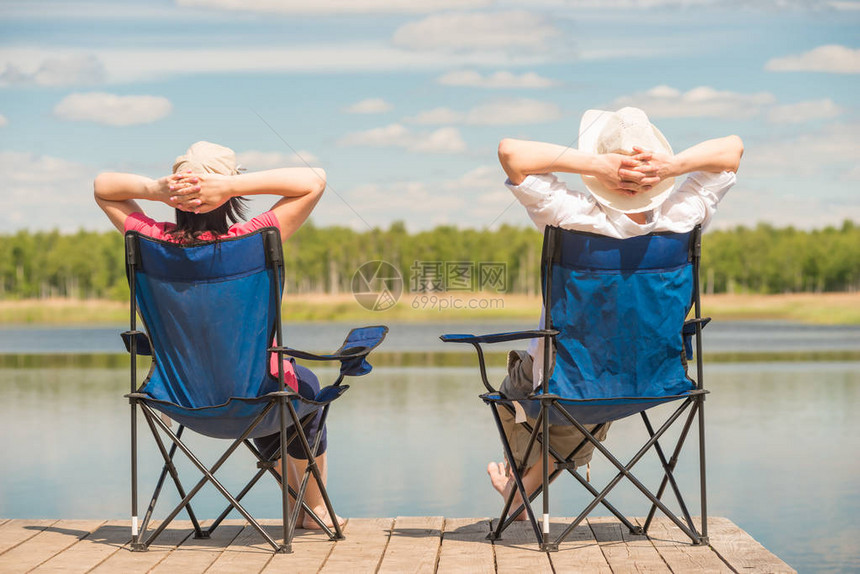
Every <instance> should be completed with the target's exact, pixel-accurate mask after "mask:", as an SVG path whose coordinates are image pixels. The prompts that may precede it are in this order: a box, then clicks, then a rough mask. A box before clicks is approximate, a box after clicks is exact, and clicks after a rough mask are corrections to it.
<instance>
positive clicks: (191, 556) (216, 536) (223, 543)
mask: <svg viewBox="0 0 860 574" xmlns="http://www.w3.org/2000/svg"><path fill="white" fill-rule="evenodd" d="M210 523H211V521H210ZM244 526H245V521H244V520H241V519H236V520H225V521H224V523H222V524H219V525H218V528H216V529H215V532H213V533H212V536H211V537H210V538H200V539H198V538H194V535H193V534H192V535H191V536H189V537H188V538H186V539H185V540H184V541H183V542H182V544H180V545H179V547H177V548H176V550H174V551H173V552H171V553H170V554H168V555H167V557H166V558H165V559H164V560H162V561H161V562H159V563H158V564H157V565H156V566H155V568H153V569H152V570H151V571H150V572H157V573H162V572H164V573H172V572H185V573H191V572H204V571H205V570H206V569H207V568H208V567H209V566H210V565H211V564H212V563H213V562H214V561H215V560H217V559H218V557H219V556H220V555H221V553H222V552H224V549H225V548H227V546H229V544H230V543H231V542H232V541H233V540H234V539H235V538H236V537H237V536H238V535H239V533H240V532H241V531H242V529H243V528H244ZM203 528H205V526H203Z"/></svg>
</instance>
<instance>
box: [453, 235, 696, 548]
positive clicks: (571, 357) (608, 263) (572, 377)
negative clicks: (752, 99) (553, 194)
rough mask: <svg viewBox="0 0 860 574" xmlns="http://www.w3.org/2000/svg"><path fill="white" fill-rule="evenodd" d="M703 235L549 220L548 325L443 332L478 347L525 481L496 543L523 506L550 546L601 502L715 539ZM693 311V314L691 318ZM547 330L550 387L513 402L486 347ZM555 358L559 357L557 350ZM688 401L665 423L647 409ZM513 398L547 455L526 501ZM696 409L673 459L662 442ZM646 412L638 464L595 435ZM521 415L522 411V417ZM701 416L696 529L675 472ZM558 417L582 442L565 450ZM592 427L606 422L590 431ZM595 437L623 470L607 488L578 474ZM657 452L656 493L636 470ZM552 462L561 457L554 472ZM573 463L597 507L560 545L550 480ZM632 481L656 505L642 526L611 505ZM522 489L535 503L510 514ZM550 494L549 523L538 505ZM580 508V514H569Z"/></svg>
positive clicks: (489, 396)
mask: <svg viewBox="0 0 860 574" xmlns="http://www.w3.org/2000/svg"><path fill="white" fill-rule="evenodd" d="M700 251H701V230H700V228H699V227H696V228H695V229H693V230H692V231H690V232H688V233H656V234H651V235H646V236H641V237H634V238H630V239H613V238H608V237H604V236H600V235H594V234H590V233H585V232H577V231H570V230H564V229H560V228H556V227H547V228H546V231H545V234H544V245H543V253H542V256H541V278H542V287H543V302H544V317H545V328H544V329H539V330H532V331H522V332H511V333H499V334H495V335H485V336H475V335H455V334H451V335H443V336H442V337H441V338H442V340H443V341H445V342H452V343H469V344H471V345H473V346H474V347H475V349H476V350H477V352H478V359H479V367H480V372H481V378H482V379H483V382H484V385H485V386H486V388H487V390H488V392H487V393H485V394H483V395H481V398H482V399H483V400H484V402H485V403H486V404H488V405H489V406H490V407H491V410H492V413H493V417H494V419H495V422H496V425H497V427H498V431H499V435H500V437H501V440H502V446H503V448H504V451H505V455H506V457H507V460H508V461H509V462H510V465H511V471H512V475H513V478H514V481H515V483H516V491H515V490H514V489H512V490H511V493H510V495H509V496H508V497H507V499H506V501H505V505H504V508H503V510H502V513H501V517H500V519H499V521H498V522H497V523H496V526H495V529H494V530H493V532H492V533H491V534H490V538H491V539H496V538H499V537H500V536H501V534H502V532H503V531H504V530H505V529H506V528H507V527H508V526H509V525H510V524H511V523H512V522H513V520H514V518H515V517H516V516H518V515H519V514H520V513H521V512H523V511H525V512H526V513H527V515H528V518H529V520H530V522H531V526H532V528H533V530H534V533H535V536H536V538H537V541H538V543H539V544H540V546H541V548H542V549H543V550H546V551H554V550H557V549H558V545H559V544H560V543H561V542H562V541H563V540H564V539H565V538H566V537H567V536H568V535H569V534H570V533H571V532H573V530H574V528H576V527H577V526H578V525H579V524H580V523H581V522H582V521H583V520H584V519H585V518H586V517H587V516H588V515H589V514H590V513H591V512H592V511H593V510H594V508H595V507H597V505H599V504H602V505H603V506H604V507H605V508H606V509H608V510H609V511H610V512H611V513H612V514H614V515H615V516H616V517H617V518H618V519H619V520H620V521H621V522H622V523H623V524H624V525H625V526H626V527H627V528H629V529H630V531H631V532H632V533H635V534H644V533H647V530H648V527H649V526H650V524H651V521H652V519H653V517H654V513H655V511H656V510H657V509H659V510H661V511H662V512H663V513H664V514H665V515H666V516H667V517H668V518H669V519H670V520H671V521H672V522H674V523H675V525H677V526H678V528H680V529H681V530H682V531H683V532H684V533H685V534H686V535H687V536H689V537H690V540H691V541H692V543H693V544H707V542H708V535H707V505H706V491H705V435H704V398H705V394H706V393H707V391H706V390H704V388H703V377H702V374H703V373H702V353H701V348H702V343H701V333H702V327H703V326H704V325H705V324H707V322H708V321H709V320H710V319H707V318H705V319H703V318H702V317H701V302H700V298H699V273H698V272H699V256H700ZM691 307H693V308H694V312H693V315H694V317H693V318H692V319H689V320H686V317H687V316H688V314H689V312H690V309H691ZM538 337H542V338H544V340H545V341H546V342H548V343H549V344H546V345H544V349H545V351H544V353H543V356H542V357H536V358H535V360H537V361H543V372H544V373H551V374H550V376H549V377H546V376H544V377H543V381H542V384H541V386H540V387H539V388H538V389H536V390H535V391H534V392H533V393H532V394H530V395H529V396H528V397H526V398H525V399H523V400H519V401H513V400H511V399H510V398H509V397H506V396H504V395H503V394H501V393H500V392H498V391H497V390H496V389H495V388H494V387H493V386H492V385H491V384H490V382H489V381H488V379H487V371H486V366H485V361H484V354H483V350H482V347H481V345H482V344H484V343H497V342H503V341H514V340H521V339H532V338H538ZM694 340H695V347H696V352H695V359H696V379H695V381H694V380H692V379H691V378H690V377H689V376H688V374H687V361H688V360H689V359H691V358H692V357H693V342H694ZM553 351H554V355H555V359H554V361H553V359H552V355H553ZM673 401H680V403H679V406H677V408H676V409H675V410H674V412H673V413H672V414H671V415H669V416H668V417H667V418H666V420H665V422H664V423H663V424H662V425H661V426H660V427H659V429H657V430H656V431H655V430H654V426H653V425H652V424H651V421H650V419H649V418H648V415H647V414H646V411H647V410H648V409H651V408H653V407H657V406H659V405H663V404H666V403H670V402H673ZM515 402H518V403H519V405H520V406H522V407H523V410H524V411H525V414H527V415H528V416H529V417H531V418H532V420H533V421H534V425H529V424H528V422H522V423H519V424H523V425H524V426H525V429H526V430H527V431H528V432H529V433H530V438H529V442H528V446H527V448H526V453H525V456H524V459H528V455H529V453H530V452H531V450H532V449H533V448H540V449H541V455H542V458H543V468H544V472H543V477H542V485H541V486H540V487H539V488H538V489H537V490H536V491H535V492H534V493H533V494H532V495H531V496H528V495H527V493H526V492H525V488H524V486H523V482H522V474H523V472H524V471H525V468H523V467H522V466H521V467H519V468H518V467H517V465H515V464H514V463H513V462H512V461H514V457H513V454H512V449H511V445H510V443H509V441H508V438H507V436H506V434H505V432H504V429H503V427H502V422H501V419H500V416H499V409H500V408H503V409H507V410H508V411H509V412H511V413H514V411H515V404H514V403H515ZM685 412H687V415H686V418H685V419H683V420H684V424H683V427H682V430H681V432H680V435H679V436H678V439H677V441H676V443H675V446H674V448H673V449H672V452H671V455H670V457H669V458H668V459H667V457H666V455H665V451H664V449H663V448H662V447H661V445H660V442H659V441H660V439H661V438H662V437H663V436H664V434H665V433H666V431H667V430H668V429H669V428H670V427H671V426H672V425H673V424H674V423H675V422H676V421H678V420H679V419H681V417H682V415H683V414H684V413H685ZM637 413H639V414H640V415H641V417H642V420H643V421H644V424H645V429H646V431H647V433H648V440H647V441H646V442H645V444H644V445H643V446H642V447H641V448H640V449H639V450H638V452H636V454H635V455H634V456H633V457H632V458H631V459H630V460H629V462H628V463H627V464H623V463H622V462H620V461H619V460H618V459H617V458H616V457H615V456H614V455H613V454H612V453H611V452H610V451H609V450H608V449H607V447H606V446H605V445H603V444H602V443H601V442H600V440H598V439H597V438H595V436H596V435H599V433H600V431H601V430H602V428H603V427H604V425H605V424H606V423H609V422H611V421H615V420H618V419H621V418H624V417H628V416H630V415H634V414H637ZM521 418H523V417H521ZM695 419H698V434H699V487H700V495H701V530H699V529H697V527H696V525H695V524H694V521H693V519H692V517H691V516H690V513H689V511H688V509H687V505H686V503H685V502H684V499H683V497H682V495H681V490H680V488H679V486H678V483H677V481H676V480H675V476H674V474H673V471H674V469H675V466H676V463H677V461H678V457H679V455H680V453H681V449H682V447H683V445H684V442H685V440H686V438H687V436H688V434H689V431H690V429H691V427H692V425H693V422H694V420H695ZM550 424H554V425H555V424H562V425H572V426H573V427H575V428H576V429H577V430H578V431H579V432H580V433H582V435H583V437H584V438H583V440H582V442H581V443H580V444H579V445H578V446H577V447H576V448H575V449H574V450H573V451H572V452H570V453H567V452H558V450H557V449H555V448H554V447H553V445H552V444H551V443H550V441H548V440H543V437H545V436H549V425H550ZM585 425H597V426H596V427H594V428H593V429H592V430H591V431H589V430H588V429H587V428H586V426H585ZM589 443H590V444H592V445H593V446H594V448H595V449H596V450H597V451H598V452H600V453H601V454H602V455H603V456H604V457H605V458H606V459H607V460H609V462H610V463H611V464H612V465H613V466H614V467H615V468H617V470H618V473H617V474H616V475H615V477H614V478H613V479H612V480H611V481H610V482H609V483H608V484H607V485H606V487H605V488H603V489H602V490H600V491H598V490H597V489H596V488H594V486H592V485H591V484H590V482H589V481H588V480H586V479H585V478H583V477H582V475H581V474H580V473H579V472H577V469H576V464H575V463H574V462H573V460H574V457H575V456H576V455H577V454H578V453H580V452H582V449H583V448H584V447H585V446H586V445H587V444H589ZM652 447H653V450H654V451H655V452H656V453H657V457H658V458H659V461H660V465H661V467H662V481H661V483H660V485H659V487H658V489H657V492H656V494H655V493H653V492H652V491H651V490H649V489H648V488H647V487H646V486H645V485H644V484H643V483H642V482H641V481H640V480H639V479H638V478H636V476H635V475H634V474H633V473H632V468H633V467H634V465H636V464H637V463H638V462H639V461H640V460H641V459H642V457H643V456H644V455H645V454H646V453H647V452H648V451H649V450H651V449H652ZM550 462H553V463H554V464H553V465H552V468H551V466H550V464H549V463H550ZM565 470H567V471H568V472H569V473H570V474H571V475H573V477H574V478H575V479H576V480H577V481H578V482H579V483H581V484H582V485H583V486H584V487H585V488H586V489H587V490H588V491H589V492H590V493H591V495H592V496H593V499H592V500H591V502H590V503H589V504H588V505H587V506H586V507H585V508H584V509H583V510H582V512H581V513H580V514H579V515H578V516H577V517H576V518H575V519H574V520H573V522H571V523H570V524H569V525H568V526H567V528H566V529H565V530H564V531H563V532H562V533H561V534H560V535H559V536H558V537H557V538H555V539H554V540H551V539H550V536H549V513H550V507H549V484H550V482H551V481H552V480H553V479H554V478H555V477H556V476H558V475H559V474H561V473H562V472H564V471H565ZM624 478H627V479H628V480H629V481H630V482H631V483H632V484H633V485H635V486H636V488H637V489H638V490H640V491H641V492H642V493H643V494H644V495H645V496H646V497H647V498H648V500H650V501H651V510H650V511H649V513H648V516H647V518H646V519H645V521H644V523H643V524H642V526H636V525H634V524H633V523H632V522H631V521H630V519H628V518H627V517H625V515H624V514H623V513H621V512H620V511H619V510H617V509H616V508H615V507H614V506H613V505H612V504H611V503H610V502H609V500H607V495H608V493H609V492H610V491H611V490H612V489H613V488H614V487H615V486H616V485H617V484H618V483H619V482H621V481H622V479H624ZM667 486H670V487H671V489H672V491H673V492H674V494H675V497H676V498H677V500H678V506H679V507H680V513H681V514H682V517H678V516H677V515H676V514H675V513H674V512H673V511H671V510H670V509H669V508H668V507H667V506H666V505H665V504H664V503H663V501H662V497H663V494H664V492H665V490H666V488H667ZM515 492H519V493H520V496H521V497H522V500H527V501H528V503H527V504H524V505H522V506H520V507H519V508H517V509H516V510H514V511H513V512H510V513H509V511H510V508H511V505H512V502H513V498H514V494H515ZM541 493H542V494H543V517H542V522H543V524H542V528H541V525H540V524H539V521H538V520H537V519H536V517H535V513H534V511H533V509H532V507H531V502H532V501H533V500H534V499H535V498H536V497H537V496H538V495H540V494H541ZM568 515H572V514H568Z"/></svg>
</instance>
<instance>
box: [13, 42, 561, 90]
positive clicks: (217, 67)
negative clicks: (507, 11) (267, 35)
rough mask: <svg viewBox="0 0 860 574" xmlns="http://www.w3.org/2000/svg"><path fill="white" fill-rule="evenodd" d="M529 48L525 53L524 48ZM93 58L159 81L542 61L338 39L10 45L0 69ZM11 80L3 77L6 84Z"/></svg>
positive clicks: (108, 71)
mask: <svg viewBox="0 0 860 574" xmlns="http://www.w3.org/2000/svg"><path fill="white" fill-rule="evenodd" d="M527 52H528V53H527ZM73 57H74V58H95V59H96V61H97V62H98V63H99V65H100V66H101V68H102V69H103V70H104V76H103V77H104V81H105V83H124V82H138V81H151V80H163V79H165V78H170V77H173V76H177V75H181V76H183V77H187V76H189V74H210V73H225V74H226V73H233V74H247V73H292V72H299V73H309V74H327V73H338V72H346V73H359V72H390V71H401V70H409V71H414V70H442V69H449V68H451V67H452V66H455V65H456V66H477V67H499V66H526V65H535V64H539V63H542V62H545V61H546V57H541V56H538V55H536V54H534V53H531V52H529V51H527V50H519V51H516V52H510V53H508V52H505V51H504V50H499V49H488V50H482V51H469V52H461V53H451V52H445V51H415V50H411V49H406V48H397V47H392V46H387V45H380V44H378V43H368V42H363V43H341V44H327V45H304V46H301V47H273V46H264V47H256V46H247V45H243V46H236V47H229V48H183V47H177V48H170V49H168V48H158V49H104V50H98V51H97V52H93V51H92V50H81V49H76V48H63V49H42V48H31V47H11V48H4V49H2V50H0V70H4V69H5V70H8V69H9V67H10V66H11V68H13V69H14V70H29V72H27V73H28V74H30V75H32V74H33V73H35V71H36V70H37V69H39V67H40V66H41V65H42V63H43V62H44V61H46V60H50V59H58V58H73ZM11 79H13V78H12V77H11V76H10V78H7V80H6V81H7V83H8V82H9V81H11Z"/></svg>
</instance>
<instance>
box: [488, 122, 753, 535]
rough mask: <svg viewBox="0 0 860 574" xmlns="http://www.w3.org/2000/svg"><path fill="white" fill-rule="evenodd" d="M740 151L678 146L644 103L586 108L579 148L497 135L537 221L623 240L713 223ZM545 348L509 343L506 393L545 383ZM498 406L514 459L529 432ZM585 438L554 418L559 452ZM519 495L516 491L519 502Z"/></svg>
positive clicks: (536, 463)
mask: <svg viewBox="0 0 860 574" xmlns="http://www.w3.org/2000/svg"><path fill="white" fill-rule="evenodd" d="M742 154H743V142H742V141H741V139H740V138H739V137H738V136H734V135H733V136H728V137H724V138H718V139H712V140H707V141H704V142H702V143H700V144H697V145H695V146H693V147H691V148H688V149H686V150H684V151H683V152H681V153H678V154H677V155H676V154H673V152H672V148H671V147H670V146H669V143H668V142H667V141H666V138H665V137H663V134H662V133H661V132H660V131H659V130H658V129H657V128H656V127H655V126H653V125H652V124H651V123H650V121H649V120H648V117H647V116H646V115H645V113H644V112H643V111H642V110H639V109H636V108H622V109H620V110H618V111H617V112H607V111H601V110H589V111H587V112H586V113H585V114H584V115H583V117H582V121H581V122H580V130H579V149H578V150H575V149H572V148H570V147H564V146H560V145H555V144H550V143H543V142H536V141H524V140H515V139H504V140H502V141H501V142H500V143H499V161H500V163H501V164H502V168H503V169H504V170H505V173H506V174H507V176H508V181H507V182H505V183H506V185H507V186H508V188H509V189H510V190H511V192H513V194H514V196H516V198H517V199H518V200H519V202H520V203H521V204H522V205H523V206H524V207H525V208H526V211H527V212H528V214H529V217H531V219H532V221H534V223H535V225H537V227H538V229H540V230H541V231H543V230H544V228H545V227H546V226H547V225H551V226H558V227H563V228H565V229H575V230H578V231H587V232H591V233H598V234H601V235H606V236H609V237H615V238H620V239H624V238H628V237H635V236H638V235H646V234H648V233H654V232H660V231H668V232H676V233H682V232H686V231H690V230H691V229H693V228H694V227H695V226H696V225H699V224H701V225H702V227H703V228H704V227H706V226H707V225H708V223H710V220H711V218H712V217H713V215H714V212H715V211H716V208H717V204H718V203H719V202H720V200H721V199H722V198H723V196H724V195H725V194H726V192H727V191H728V190H729V188H731V187H732V186H733V185H734V184H735V181H736V175H735V174H736V172H737V169H738V165H739V164H740V159H741V156H742ZM555 173H572V174H579V175H580V176H582V181H583V184H584V186H585V188H586V190H587V191H586V192H583V191H577V190H572V189H569V188H568V187H567V185H566V184H565V183H564V182H562V181H559V179H558V178H557V177H556V176H555V175H554V174H555ZM685 174H687V177H686V179H685V180H684V181H683V183H681V184H680V185H676V181H675V178H677V177H680V176H682V175H685ZM541 325H543V317H541ZM542 356H543V340H542V339H540V340H538V339H533V340H532V342H531V344H530V345H529V350H528V351H527V352H525V351H513V352H511V354H510V355H509V357H508V376H507V377H506V378H505V380H504V382H503V383H502V386H501V387H500V390H501V392H502V393H503V394H505V395H506V396H507V397H508V398H513V399H517V398H523V397H525V396H526V395H528V394H529V393H530V392H531V391H532V389H536V388H538V387H539V386H540V385H541V382H542V376H543V373H542V372H541V371H542V364H543V361H534V360H533V359H534V357H542ZM500 414H501V415H502V423H503V425H504V428H505V432H506V434H507V436H508V439H509V440H510V442H511V448H512V450H513V453H514V458H515V459H516V460H515V461H514V463H515V464H517V465H520V464H522V463H523V460H522V459H523V455H524V454H525V452H524V451H525V446H526V444H527V442H528V438H529V435H528V433H526V431H525V430H524V429H523V428H522V426H521V425H517V424H515V423H514V417H513V415H509V414H508V413H507V411H506V409H500ZM530 422H531V423H532V424H533V423H534V420H531V421H530ZM593 428H594V427H591V428H590V429H589V432H591V429H593ZM608 428H609V425H606V426H604V428H603V429H602V431H601V432H600V433H598V436H597V438H598V439H599V440H603V439H604V438H605V436H606V431H607V430H608ZM581 440H582V435H581V434H580V433H579V432H578V431H577V430H576V429H575V428H573V427H569V426H562V425H551V426H550V442H551V443H552V444H553V446H554V447H556V448H558V449H559V450H561V451H565V450H566V451H567V452H570V451H572V450H573V448H575V447H576V446H577V445H578V444H579V443H580V442H581ZM592 450H593V447H592V445H590V444H588V445H587V446H586V448H584V449H582V450H581V451H580V452H579V453H578V454H577V456H576V457H575V462H576V464H577V466H580V465H583V464H586V463H587V462H588V461H589V460H591V454H592ZM539 453H540V449H538V448H533V449H532V453H531V455H530V456H529V459H528V460H527V461H526V470H525V473H524V474H523V483H524V485H525V487H526V490H527V491H528V492H532V491H534V490H535V489H536V488H537V487H538V486H539V485H540V483H541V480H542V478H541V477H542V474H543V468H542V467H543V461H542V460H541V458H540V456H539ZM487 473H488V474H489V475H490V480H491V482H492V484H493V487H494V488H495V489H496V490H497V491H499V493H501V494H502V496H507V494H508V493H509V492H510V489H512V488H514V481H513V479H512V478H511V476H510V473H509V471H508V469H507V468H506V467H505V465H504V464H503V463H496V462H491V463H490V464H489V465H488V467H487ZM521 503H522V500H521V498H520V496H519V494H517V496H516V497H515V499H514V507H517V506H519V505H520V504H521ZM518 518H520V519H524V518H525V516H524V514H520V516H519V517H518Z"/></svg>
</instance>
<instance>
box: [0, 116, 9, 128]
mask: <svg viewBox="0 0 860 574" xmlns="http://www.w3.org/2000/svg"><path fill="white" fill-rule="evenodd" d="M8 125H9V120H7V119H6V116H4V115H3V114H0V128H5V127H6V126H8Z"/></svg>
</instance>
